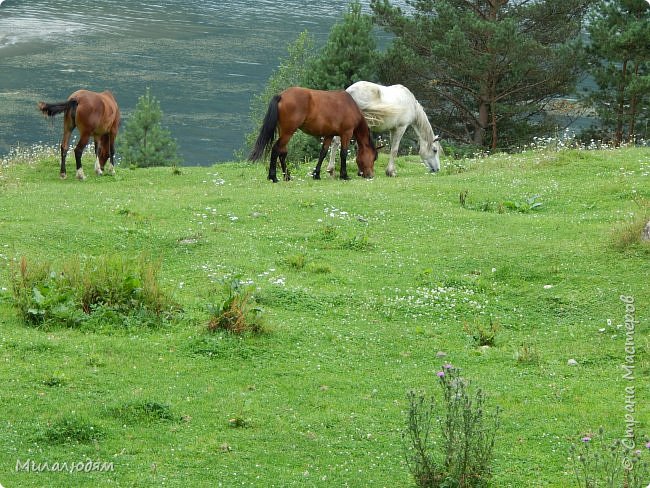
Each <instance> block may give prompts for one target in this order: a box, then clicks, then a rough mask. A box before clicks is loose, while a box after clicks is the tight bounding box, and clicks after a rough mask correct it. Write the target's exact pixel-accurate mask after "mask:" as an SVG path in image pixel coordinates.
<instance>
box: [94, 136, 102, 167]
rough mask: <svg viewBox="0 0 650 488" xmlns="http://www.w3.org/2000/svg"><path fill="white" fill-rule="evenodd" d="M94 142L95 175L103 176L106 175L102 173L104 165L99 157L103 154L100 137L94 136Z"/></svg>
mask: <svg viewBox="0 0 650 488" xmlns="http://www.w3.org/2000/svg"><path fill="white" fill-rule="evenodd" d="M93 141H94V142H95V173H96V174H97V176H101V175H103V174H104V172H103V171H102V170H103V169H104V165H103V164H101V163H100V162H99V156H100V154H101V152H102V149H101V148H102V146H101V142H100V139H99V137H97V136H94V137H93Z"/></svg>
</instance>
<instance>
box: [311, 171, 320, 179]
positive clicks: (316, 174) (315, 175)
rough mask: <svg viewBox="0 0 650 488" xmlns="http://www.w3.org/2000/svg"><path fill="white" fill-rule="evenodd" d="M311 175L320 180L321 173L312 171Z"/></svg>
mask: <svg viewBox="0 0 650 488" xmlns="http://www.w3.org/2000/svg"><path fill="white" fill-rule="evenodd" d="M311 177H312V178H314V179H315V180H320V173H312V174H311Z"/></svg>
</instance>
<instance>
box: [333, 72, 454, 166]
mask: <svg viewBox="0 0 650 488" xmlns="http://www.w3.org/2000/svg"><path fill="white" fill-rule="evenodd" d="M346 91H347V92H348V93H349V94H350V95H351V96H352V98H354V101H355V102H357V105H358V106H359V109H361V112H362V113H363V115H364V117H365V118H366V121H367V122H368V126H369V127H370V128H371V129H372V130H375V131H377V132H382V131H390V145H391V147H390V160H389V161H388V166H387V167H386V175H387V176H396V175H397V172H396V171H395V156H397V150H398V149H399V143H400V141H401V140H402V136H403V135H404V132H405V131H406V128H407V127H408V126H409V125H410V126H413V129H415V132H416V133H417V135H418V138H419V139H420V157H421V158H422V162H423V163H424V164H425V165H426V166H427V167H428V168H429V169H430V170H431V172H433V173H435V172H437V171H438V170H439V169H440V159H439V156H440V153H441V152H442V147H440V143H439V142H438V140H439V139H440V137H439V136H436V135H435V134H434V133H433V129H432V128H431V124H430V123H429V119H427V114H425V113H424V109H423V108H422V105H420V103H419V102H418V101H417V100H416V99H415V97H414V96H413V93H411V91H410V90H409V89H408V88H406V87H405V86H402V85H391V86H382V85H377V84H375V83H370V82H369V81H358V82H356V83H355V84H353V85H350V87H348V89H347V90H346ZM339 145H340V139H339V138H338V137H335V138H334V140H333V141H332V153H331V154H330V162H329V165H328V166H327V172H328V173H329V174H330V175H334V165H335V162H334V158H335V154H336V150H337V149H338V146H339Z"/></svg>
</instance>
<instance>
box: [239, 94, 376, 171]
mask: <svg viewBox="0 0 650 488" xmlns="http://www.w3.org/2000/svg"><path fill="white" fill-rule="evenodd" d="M276 128H277V130H278V140H277V141H276V142H275V144H273V146H272V148H271V164H270V166H269V180H272V181H273V182H274V183H277V181H278V178H277V176H276V162H277V160H278V158H280V164H281V165H282V172H283V173H284V179H285V181H288V180H289V179H290V177H289V172H288V171H287V165H286V159H287V144H289V140H290V139H291V137H292V136H293V134H294V133H295V132H296V130H298V129H300V130H302V131H303V132H305V133H307V134H310V135H312V136H323V147H322V148H321V151H320V154H319V156H318V164H317V165H316V168H315V169H314V171H313V173H312V176H313V177H314V179H317V180H318V179H320V168H321V164H322V163H323V159H325V155H326V154H327V150H328V149H329V147H330V144H331V142H332V138H333V137H334V136H340V137H341V179H344V180H347V179H348V174H347V168H346V160H347V154H348V146H349V144H350V140H351V139H352V137H353V136H354V138H355V140H356V141H357V166H358V168H359V174H360V175H362V176H363V177H365V178H372V177H373V176H374V174H375V171H374V166H375V160H376V159H377V150H376V149H375V145H374V144H373V142H372V137H371V135H370V129H368V124H367V123H366V119H364V117H363V114H362V113H361V111H360V110H359V107H357V104H356V103H355V101H354V99H353V98H352V97H351V96H350V94H349V93H347V92H346V91H345V90H338V91H322V90H310V89H308V88H300V87H292V88H287V89H286V90H284V91H283V92H282V93H280V94H279V95H276V96H275V97H273V98H272V99H271V103H269V108H268V111H267V112H266V116H265V117H264V122H263V123H262V128H261V129H260V133H259V136H258V137H257V141H256V142H255V147H254V148H253V150H252V152H251V154H250V156H249V159H250V160H252V161H257V160H259V159H260V158H261V157H262V156H263V155H264V153H265V152H266V151H267V150H268V148H269V146H271V143H272V142H273V139H274V137H275V131H276Z"/></svg>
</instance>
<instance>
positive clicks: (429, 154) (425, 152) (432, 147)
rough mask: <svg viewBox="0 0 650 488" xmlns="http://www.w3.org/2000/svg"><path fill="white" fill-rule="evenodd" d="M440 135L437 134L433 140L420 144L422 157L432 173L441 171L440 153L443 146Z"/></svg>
mask: <svg viewBox="0 0 650 488" xmlns="http://www.w3.org/2000/svg"><path fill="white" fill-rule="evenodd" d="M439 140H440V136H435V137H434V138H433V140H432V141H430V142H426V143H425V144H420V157H421V158H422V161H423V162H424V164H425V165H426V166H427V168H429V170H430V171H431V172H432V173H437V172H438V171H440V154H442V146H441V145H440V142H438V141H439Z"/></svg>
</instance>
